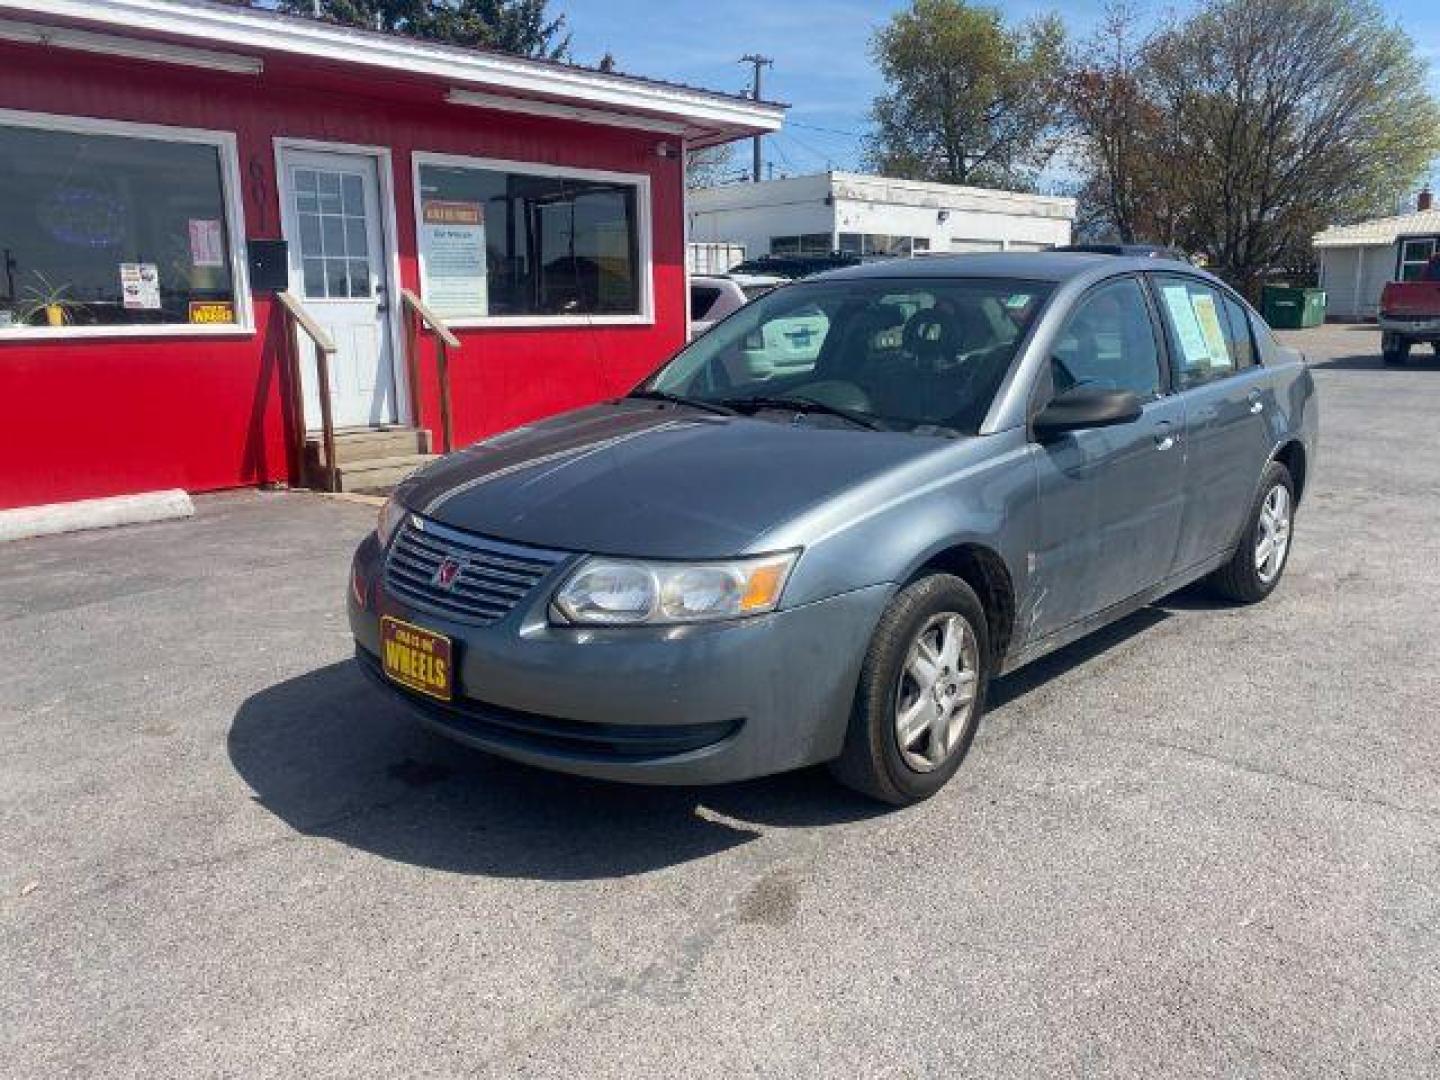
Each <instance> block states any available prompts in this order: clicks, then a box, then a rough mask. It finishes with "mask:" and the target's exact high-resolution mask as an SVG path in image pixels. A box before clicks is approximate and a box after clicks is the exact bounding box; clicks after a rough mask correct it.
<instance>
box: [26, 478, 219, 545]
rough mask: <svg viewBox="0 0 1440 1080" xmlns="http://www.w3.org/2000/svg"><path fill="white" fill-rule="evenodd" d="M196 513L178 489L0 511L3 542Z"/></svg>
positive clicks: (184, 516) (183, 493)
mask: <svg viewBox="0 0 1440 1080" xmlns="http://www.w3.org/2000/svg"><path fill="white" fill-rule="evenodd" d="M194 516H195V504H194V503H192V502H191V501H190V496H189V495H187V494H186V493H185V492H183V491H181V490H180V489H179V488H172V489H171V490H168V491H144V492H141V493H140V494H138V495H115V496H113V497H111V498H108V499H81V500H79V501H78V502H67V503H48V504H46V505H44V506H21V507H17V508H16V509H14V510H0V543H4V542H5V541H7V540H25V539H28V538H30V537H33V536H54V535H56V534H58V533H70V532H80V531H82V530H85V529H107V528H109V527H111V526H112V525H138V524H140V523H141V522H146V521H171V520H174V519H176V518H188V517H194Z"/></svg>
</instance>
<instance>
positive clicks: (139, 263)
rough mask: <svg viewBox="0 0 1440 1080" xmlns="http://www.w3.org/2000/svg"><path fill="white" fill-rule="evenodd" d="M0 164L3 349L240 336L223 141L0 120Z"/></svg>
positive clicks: (123, 127)
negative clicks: (30, 332)
mask: <svg viewBox="0 0 1440 1080" xmlns="http://www.w3.org/2000/svg"><path fill="white" fill-rule="evenodd" d="M0 161H4V162H5V167H4V168H3V169H0V340H3V337H4V335H5V334H7V333H17V332H18V333H24V332H25V331H26V330H27V329H34V330H38V331H39V332H41V333H46V332H49V333H53V332H56V331H57V330H58V331H60V332H63V333H77V334H84V333H97V334H107V333H114V332H116V331H119V332H122V333H123V332H136V331H137V330H138V331H139V332H144V329H145V328H161V327H177V326H183V327H186V328H187V330H193V329H196V328H200V327H206V328H214V327H217V326H218V327H221V328H225V327H227V326H228V327H230V328H232V329H233V328H234V326H235V325H237V324H245V323H247V322H248V317H249V312H248V303H247V302H246V298H245V297H243V296H242V295H241V286H240V284H239V282H240V276H239V274H238V271H237V267H236V264H235V259H234V256H233V249H234V232H233V230H234V229H235V228H236V220H237V216H236V215H235V214H233V213H232V211H233V210H234V207H233V205H232V202H231V190H232V186H231V185H232V183H233V175H234V174H233V168H234V151H233V148H232V144H231V143H230V142H229V138H228V136H225V135H223V134H192V133H180V132H177V133H174V134H173V135H172V134H170V133H168V132H167V131H166V129H160V128H142V127H141V126H140V125H132V124H120V123H114V124H112V123H108V122H99V121H87V120H71V119H68V118H64V117H38V116H33V115H30V114H24V115H19V114H11V113H0ZM126 328H129V329H128V331H127V329H126Z"/></svg>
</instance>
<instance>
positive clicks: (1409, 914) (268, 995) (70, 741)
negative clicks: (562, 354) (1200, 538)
mask: <svg viewBox="0 0 1440 1080" xmlns="http://www.w3.org/2000/svg"><path fill="white" fill-rule="evenodd" d="M1287 336H1288V337H1289V339H1290V340H1291V341H1293V342H1296V343H1299V344H1300V345H1301V346H1302V347H1303V348H1305V349H1306V350H1307V352H1308V353H1309V355H1310V357H1311V359H1312V361H1313V362H1314V366H1315V375H1316V379H1317V380H1318V382H1319V385H1320V392H1321V403H1322V410H1323V412H1322V451H1321V457H1320V460H1319V461H1318V462H1317V463H1315V465H1314V467H1313V469H1312V480H1311V485H1310V490H1309V491H1308V493H1307V497H1306V500H1305V503H1304V504H1303V505H1302V507H1301V508H1300V512H1299V515H1298V518H1297V523H1296V534H1295V547H1294V551H1293V556H1292V560H1291V563H1290V566H1289V568H1288V570H1287V572H1286V576H1285V579H1284V581H1283V583H1282V584H1281V586H1280V588H1279V591H1278V592H1277V593H1276V594H1275V595H1274V596H1273V597H1272V598H1271V599H1270V600H1269V601H1268V602H1266V603H1265V604H1263V605H1261V606H1259V607H1254V608H1244V609H1240V608H1231V607H1225V606H1223V605H1218V604H1215V603H1213V602H1211V601H1210V600H1208V599H1207V598H1206V597H1204V596H1203V595H1201V594H1200V593H1198V592H1195V591H1191V592H1187V593H1185V594H1181V595H1179V596H1177V597H1173V598H1171V599H1170V600H1169V601H1167V602H1164V603H1161V604H1158V605H1156V606H1154V607H1151V608H1149V609H1147V610H1145V611H1142V612H1140V613H1138V614H1137V615H1135V616H1133V617H1131V618H1129V619H1127V620H1125V621H1124V622H1122V623H1120V624H1118V625H1116V626H1114V627H1112V628H1110V629H1109V630H1107V631H1105V632H1103V633H1102V634H1100V635H1099V636H1098V637H1096V638H1093V639H1091V640H1089V641H1086V642H1082V643H1080V644H1078V645H1076V646H1073V647H1071V648H1069V649H1067V650H1065V651H1063V652H1061V653H1059V654H1057V655H1054V656H1051V657H1049V658H1047V659H1046V660H1044V661H1042V662H1041V663H1040V664H1038V665H1036V666H1034V667H1032V668H1028V669H1025V670H1023V671H1021V672H1019V673H1017V674H1016V675H1014V676H1012V677H1010V678H1008V679H1006V680H1003V681H1002V682H1001V683H999V684H998V685H997V687H996V689H995V692H994V704H993V708H992V711H991V713H990V715H989V716H988V717H987V718H986V720H985V723H984V726H983V727H982V729H981V732H980V735H979V737H978V739H977V741H976V744H975V747H974V749H973V751H972V753H971V755H970V758H969V760H968V762H967V763H966V765H965V766H964V768H963V769H962V770H961V772H960V774H959V775H958V776H957V778H956V780H955V781H954V782H953V783H952V784H951V785H950V786H949V787H948V788H947V789H946V790H945V791H943V792H942V793H941V794H940V795H939V796H938V797H936V798H935V799H934V800H932V801H930V802H929V803H926V804H924V805H922V806H919V807H916V808H913V809H909V810H904V811H899V812H896V811H885V810H881V809H879V808H877V807H875V806H873V805H871V804H868V803H866V802H864V801H863V800H861V799H859V798H858V797H856V796H853V795H851V794H849V793H847V792H845V791H844V790H842V789H840V788H838V787H835V786H833V785H832V784H831V783H830V781H829V780H828V778H827V777H826V775H825V773H824V772H823V770H811V771H808V772H805V773H800V774H796V775H791V776H786V777H779V778H774V779H770V780H763V781H756V782H752V783H747V784H741V785H735V786H730V787H723V788H715V789H693V790H646V789H637V788H627V787H620V786H610V785H606V784H600V783H594V782H587V781H583V780H577V779H571V778H566V777H562V776H555V775H550V774H546V773H543V772H538V771H533V770H530V769H525V768H521V767H519V766H515V765H512V764H508V763H505V762H501V761H497V760H493V759H490V758H487V757H485V756H483V755H481V754H478V753H475V752H473V751H470V750H467V749H465V748H461V747H458V746H453V745H451V744H449V743H447V742H445V741H443V740H441V739H439V738H437V737H435V736H432V735H429V734H427V733H425V732H424V731H422V730H421V729H420V728H418V727H417V726H415V725H414V724H413V723H412V722H411V721H410V720H409V718H408V717H407V715H406V714H405V713H404V712H403V711H402V709H401V708H400V707H398V706H396V705H394V704H392V703H391V702H389V701H388V700H386V699H384V698H383V697H381V696H379V695H377V693H376V692H375V691H374V690H373V689H372V687H371V686H370V685H369V684H368V683H367V682H366V681H365V680H364V679H363V677H362V676H361V675H360V674H359V673H358V672H357V671H356V670H355V669H354V667H353V665H352V663H351V661H350V659H349V657H350V652H351V646H350V639H349V635H348V632H347V629H346V625H345V617H344V605H343V590H344V588H345V577H346V568H347V564H348V559H349V554H350V551H351V550H352V548H353V546H354V545H355V544H356V543H357V542H358V541H359V540H360V538H361V537H362V536H363V535H364V533H365V532H366V531H367V530H368V529H369V528H370V527H371V526H372V523H373V514H374V511H373V509H372V508H370V507H367V506H362V505H357V504H355V503H351V502H345V501H340V500H335V499H331V498H326V497H320V496H314V495H306V494H281V493H256V492H248V493H235V494H227V495H219V496H210V497H204V498H201V499H199V500H197V506H198V516H197V517H196V518H194V519H193V520H190V521H185V522H179V523H171V524H158V525H147V526H137V527H133V528H128V529H117V530H110V531H104V532H95V533H90V534H84V535H77V536H70V537H63V538H50V539H43V540H35V541H24V542H19V543H14V544H9V545H4V546H0V657H3V663H0V739H3V747H4V751H3V755H0V1063H4V1064H0V1074H3V1075H6V1076H15V1077H51V1076H96V1077H107V1078H110V1077H117V1078H118V1077H146V1078H154V1077H187V1078H194V1077H209V1076H237V1077H242V1076H243V1077H246V1078H247V1080H249V1078H260V1077H306V1078H314V1077H332V1076H333V1077H414V1076H461V1075H492V1076H520V1075H535V1076H610V1075H616V1076H625V1077H650V1076H654V1077H678V1076H687V1077H688V1076H709V1075H715V1076H720V1075H725V1076H730V1075H737V1074H743V1075H769V1076H787V1077H789V1076H818V1075H825V1076H896V1077H904V1076H921V1075H945V1076H975V1077H986V1078H999V1077H1039V1076H1044V1077H1054V1076H1087V1077H1090V1076H1106V1077H1146V1078H1153V1077H1185V1078H1196V1077H1211V1076H1215V1077H1247V1078H1251V1077H1387V1078H1388V1077H1416V1078H1420V1077H1432V1076H1435V1075H1437V1074H1440V705H1437V702H1440V660H1437V651H1440V633H1437V631H1436V625H1435V624H1436V620H1437V618H1440V575H1437V573H1436V568H1437V560H1440V435H1437V434H1436V426H1437V420H1436V418H1437V416H1440V360H1437V359H1435V358H1434V357H1431V356H1430V355H1428V353H1427V354H1426V355H1419V354H1417V356H1416V357H1415V359H1414V361H1412V364H1411V365H1410V366H1409V367H1408V368H1404V369H1396V370H1390V369H1385V368H1383V367H1382V366H1381V365H1380V362H1379V358H1378V355H1377V352H1378V337H1377V335H1376V334H1375V332H1374V331H1373V330H1371V329H1364V328H1348V327H1328V328H1324V329H1322V330H1316V331H1306V332H1300V333H1296V334H1291V335H1287Z"/></svg>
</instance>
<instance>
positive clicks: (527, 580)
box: [385, 516, 568, 625]
mask: <svg viewBox="0 0 1440 1080" xmlns="http://www.w3.org/2000/svg"><path fill="white" fill-rule="evenodd" d="M567 557H568V556H567V555H566V554H565V552H563V551H546V550H545V549H544V548H532V547H522V546H520V545H518V544H506V543H502V542H500V541H498V540H490V539H487V538H486V537H483V536H477V535H475V534H474V533H467V532H460V531H459V530H458V529H451V528H447V527H445V526H443V525H437V524H435V523H434V522H433V521H427V520H425V519H424V518H418V517H414V516H411V517H409V518H406V519H405V524H403V525H402V526H400V531H399V532H398V533H397V534H396V536H395V539H394V541H392V542H391V545H390V554H389V555H388V556H386V559H385V588H386V589H387V590H389V592H390V593H392V594H393V595H394V596H396V597H398V598H400V599H401V600H404V601H406V602H407V603H410V604H414V605H415V606H416V607H421V608H428V609H429V610H431V611H435V612H439V613H440V614H442V615H445V616H447V617H448V618H451V619H457V620H460V621H462V622H471V623H480V624H482V625H485V624H489V623H493V622H496V621H497V620H499V619H503V618H504V617H505V616H506V615H508V614H509V613H510V611H511V609H513V608H514V607H515V605H516V604H518V603H520V601H521V600H523V599H525V597H526V596H527V595H529V593H530V590H532V589H533V588H535V586H536V585H537V584H538V583H539V582H540V580H541V578H543V577H545V575H546V574H548V573H550V571H551V570H553V569H555V567H556V566H557V565H559V564H560V563H561V562H564V561H565V559H566V558H567ZM447 559H451V560H454V561H455V562H456V563H458V564H459V571H458V572H457V573H456V574H455V577H454V580H453V582H452V583H451V584H450V586H449V587H448V588H447V587H445V586H443V585H440V584H438V583H437V581H436V573H437V571H438V570H439V569H440V566H441V564H442V563H443V562H445V560H447Z"/></svg>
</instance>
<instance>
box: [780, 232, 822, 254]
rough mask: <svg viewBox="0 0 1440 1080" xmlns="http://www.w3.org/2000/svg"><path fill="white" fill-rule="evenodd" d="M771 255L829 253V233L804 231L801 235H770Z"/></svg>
mask: <svg viewBox="0 0 1440 1080" xmlns="http://www.w3.org/2000/svg"><path fill="white" fill-rule="evenodd" d="M770 254H771V255H829V254H830V234H829V233H804V234H803V235H801V236H772V237H771V238H770Z"/></svg>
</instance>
